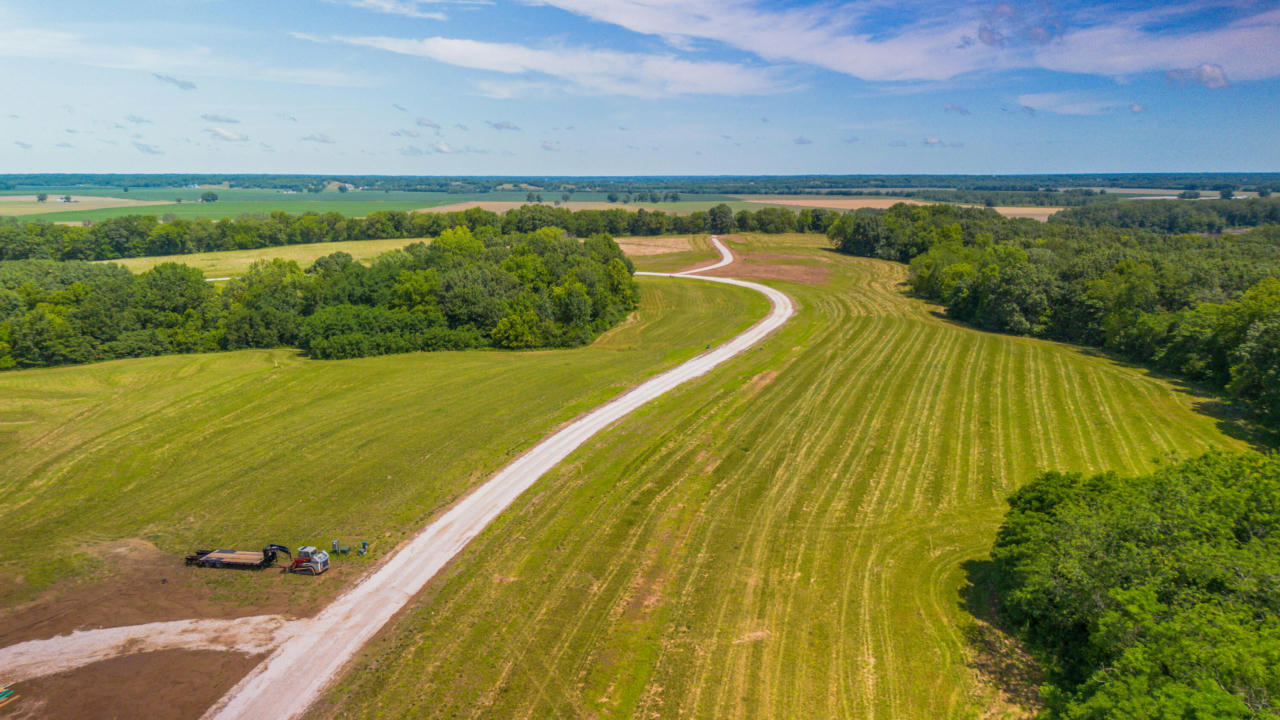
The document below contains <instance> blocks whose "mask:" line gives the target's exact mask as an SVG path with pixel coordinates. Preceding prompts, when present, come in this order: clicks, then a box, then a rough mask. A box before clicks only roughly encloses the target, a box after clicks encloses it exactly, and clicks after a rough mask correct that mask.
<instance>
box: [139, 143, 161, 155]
mask: <svg viewBox="0 0 1280 720" xmlns="http://www.w3.org/2000/svg"><path fill="white" fill-rule="evenodd" d="M133 146H134V147H135V148H137V150H138V152H140V153H142V154H143V155H163V154H164V151H163V150H161V149H160V148H158V147H156V146H155V145H148V144H146V143H140V142H135V143H134V144H133Z"/></svg>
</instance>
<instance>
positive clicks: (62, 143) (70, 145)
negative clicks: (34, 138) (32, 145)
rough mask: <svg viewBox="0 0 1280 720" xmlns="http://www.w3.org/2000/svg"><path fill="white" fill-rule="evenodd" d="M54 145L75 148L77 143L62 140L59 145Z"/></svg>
mask: <svg viewBox="0 0 1280 720" xmlns="http://www.w3.org/2000/svg"><path fill="white" fill-rule="evenodd" d="M54 147H60V148H74V147H75V145H72V144H71V143H69V142H60V143H58V144H57V145H54Z"/></svg>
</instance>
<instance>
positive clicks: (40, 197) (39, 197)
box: [36, 193, 49, 202]
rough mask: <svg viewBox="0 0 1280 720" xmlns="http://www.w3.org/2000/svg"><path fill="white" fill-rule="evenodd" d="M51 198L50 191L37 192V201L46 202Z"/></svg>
mask: <svg viewBox="0 0 1280 720" xmlns="http://www.w3.org/2000/svg"><path fill="white" fill-rule="evenodd" d="M48 199H49V193H37V194H36V202H45V201H46V200H48Z"/></svg>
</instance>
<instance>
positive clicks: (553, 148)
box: [541, 140, 560, 152]
mask: <svg viewBox="0 0 1280 720" xmlns="http://www.w3.org/2000/svg"><path fill="white" fill-rule="evenodd" d="M541 147H542V149H543V150H546V151H547V152H560V143H558V142H553V141H551V140H543V141H542V145H541Z"/></svg>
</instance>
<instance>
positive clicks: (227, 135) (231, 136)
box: [205, 127, 249, 142]
mask: <svg viewBox="0 0 1280 720" xmlns="http://www.w3.org/2000/svg"><path fill="white" fill-rule="evenodd" d="M205 132H207V133H209V137H211V138H213V139H214V140H220V141H222V142H247V141H248V140H249V138H248V137H245V136H244V135H241V134H240V133H234V132H231V131H230V130H227V129H226V128H217V127H211V128H205Z"/></svg>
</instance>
